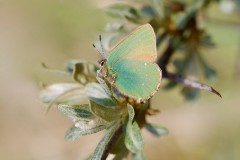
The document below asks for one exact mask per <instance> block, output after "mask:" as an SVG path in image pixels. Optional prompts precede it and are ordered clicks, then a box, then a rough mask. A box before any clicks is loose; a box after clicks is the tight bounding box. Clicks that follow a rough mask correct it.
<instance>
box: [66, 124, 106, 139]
mask: <svg viewBox="0 0 240 160" xmlns="http://www.w3.org/2000/svg"><path fill="white" fill-rule="evenodd" d="M81 122H82V126H81V128H79V127H76V124H74V125H72V126H71V127H70V128H69V129H68V130H67V132H66V134H65V139H71V140H73V141H75V140H77V139H78V138H79V137H80V136H84V135H88V134H93V133H97V132H99V131H101V130H104V129H106V128H107V127H108V126H107V125H99V126H94V127H91V126H90V125H89V124H87V123H90V122H84V121H81ZM84 123H85V124H84Z"/></svg>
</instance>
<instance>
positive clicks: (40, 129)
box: [0, 0, 240, 160]
mask: <svg viewBox="0 0 240 160" xmlns="http://www.w3.org/2000/svg"><path fill="white" fill-rule="evenodd" d="M113 2H116V1H110V0H109V1H107V0H102V1H97V0H90V1H88V0H51V1H49V0H21V1H19V0H0V73H1V74H0V80H1V81H0V82H1V83H0V90H1V92H0V159H5V160H13V159H18V160H43V159H47V160H55V159H58V160H66V159H68V160H76V159H83V158H84V157H86V156H87V155H88V154H90V153H91V152H92V151H93V150H94V148H95V146H96V144H97V143H98V141H99V140H100V138H101V136H102V134H103V133H102V132H100V133H97V134H94V135H90V136H85V137H81V138H80V139H79V140H78V141H76V142H72V141H65V140H64V134H65V132H66V130H67V129H68V127H69V126H70V125H71V123H72V122H71V121H70V120H69V119H67V118H66V117H65V116H64V115H63V114H62V113H60V112H59V111H58V110H57V109H55V108H53V109H52V110H50V112H49V113H48V114H45V107H44V106H43V104H41V102H40V100H39V92H40V89H41V88H40V84H41V83H47V84H51V83H55V82H62V77H59V76H57V75H55V74H52V73H50V72H47V71H46V70H44V69H43V68H42V67H41V62H44V63H46V64H48V65H49V66H51V67H53V68H59V69H63V67H64V63H65V62H66V61H67V60H70V59H83V60H87V61H90V62H93V63H95V64H96V62H97V60H98V58H99V56H98V53H97V52H96V51H95V50H94V49H93V47H92V43H93V42H94V41H95V40H96V39H97V37H98V35H99V34H100V33H101V32H102V31H103V28H104V25H105V23H106V22H108V20H109V18H108V17H107V16H106V15H105V13H104V12H103V11H102V9H101V8H103V7H104V6H106V5H108V4H110V3H113ZM229 2H230V3H229ZM234 7H235V8H236V4H234V3H233V1H230V0H229V1H227V0H223V1H222V2H221V3H220V4H215V5H212V6H211V7H210V8H209V9H208V10H207V12H206V14H207V15H208V17H209V19H208V20H207V21H206V22H205V27H206V28H207V30H208V31H209V33H210V34H211V35H212V38H213V40H214V42H215V43H216V47H215V48H214V49H211V50H209V51H208V52H205V53H204V54H205V55H204V56H207V57H208V58H207V61H208V62H209V64H211V65H212V66H213V67H214V68H215V69H216V70H217V73H218V75H217V78H216V79H215V80H214V81H212V82H211V83H210V84H209V83H208V85H211V86H213V87H214V88H215V89H217V90H218V91H219V92H220V93H221V94H222V96H223V98H222V99H221V98H219V97H217V96H215V95H214V94H211V93H208V92H205V91H201V96H200V98H199V99H198V100H197V101H194V102H188V101H185V100H184V98H183V97H182V95H181V94H180V92H179V88H176V89H174V90H171V91H162V90H160V91H159V92H158V93H157V95H156V96H154V98H153V107H155V108H158V109H160V110H161V113H160V114H159V115H157V116H154V117H150V118H149V119H148V120H149V121H151V122H154V123H159V124H161V125H163V126H165V127H167V128H168V129H169V132H170V133H169V135H167V136H165V137H161V138H156V137H153V136H152V135H150V134H149V133H147V132H146V131H143V136H144V139H145V146H144V148H145V153H146V155H147V157H148V158H149V159H153V160H158V159H163V160H165V159H167V160H193V159H194V160H206V159H209V160H226V159H227V160H239V159H240V152H239V151H240V138H239V136H240V100H239V98H240V96H239V91H240V90H239V89H240V86H239V80H240V20H239V11H238V12H237V11H236V9H235V8H234Z"/></svg>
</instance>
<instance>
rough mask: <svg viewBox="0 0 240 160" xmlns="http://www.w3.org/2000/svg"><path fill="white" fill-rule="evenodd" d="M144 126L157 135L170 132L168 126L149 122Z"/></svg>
mask: <svg viewBox="0 0 240 160" xmlns="http://www.w3.org/2000/svg"><path fill="white" fill-rule="evenodd" d="M144 127H145V128H146V129H147V130H148V131H149V132H150V133H152V134H153V135H155V136H165V135H167V134H168V130H167V128H165V127H162V126H158V125H157V124H150V123H147V124H145V126H144Z"/></svg>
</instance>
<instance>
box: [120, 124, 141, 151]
mask: <svg viewBox="0 0 240 160" xmlns="http://www.w3.org/2000/svg"><path fill="white" fill-rule="evenodd" d="M124 142H125V145H126V147H127V148H128V150H130V151H131V152H133V153H138V152H139V151H141V150H142V148H143V138H142V135H141V130H140V128H139V126H138V124H137V122H134V123H133V124H132V123H131V121H130V120H129V121H128V123H127V127H126V133H125V139H124Z"/></svg>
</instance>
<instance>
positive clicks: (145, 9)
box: [141, 6, 156, 17]
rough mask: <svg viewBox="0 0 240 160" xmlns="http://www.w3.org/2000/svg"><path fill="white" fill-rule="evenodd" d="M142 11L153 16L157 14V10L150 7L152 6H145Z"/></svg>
mask: <svg viewBox="0 0 240 160" xmlns="http://www.w3.org/2000/svg"><path fill="white" fill-rule="evenodd" d="M141 11H142V12H143V13H145V14H147V15H149V16H151V17H154V16H156V14H155V11H154V10H153V8H152V7H150V6H143V7H142V8H141Z"/></svg>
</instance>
